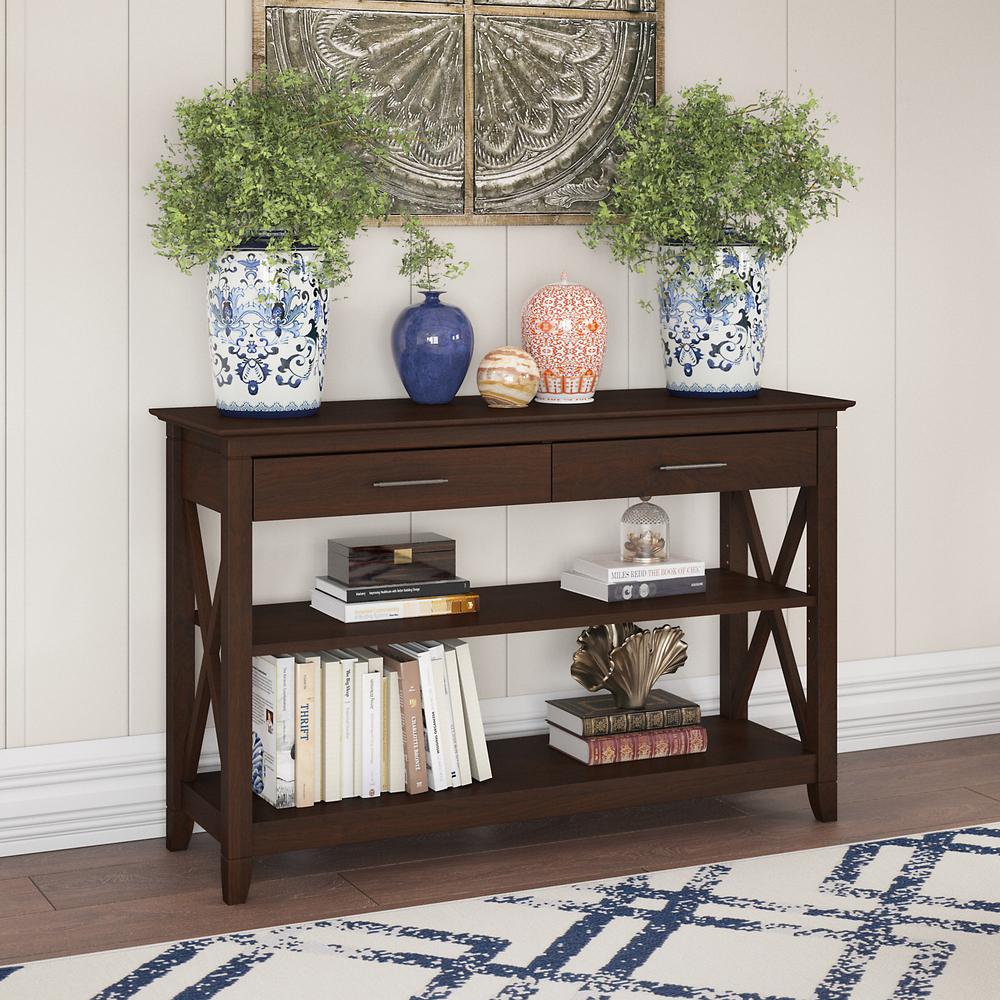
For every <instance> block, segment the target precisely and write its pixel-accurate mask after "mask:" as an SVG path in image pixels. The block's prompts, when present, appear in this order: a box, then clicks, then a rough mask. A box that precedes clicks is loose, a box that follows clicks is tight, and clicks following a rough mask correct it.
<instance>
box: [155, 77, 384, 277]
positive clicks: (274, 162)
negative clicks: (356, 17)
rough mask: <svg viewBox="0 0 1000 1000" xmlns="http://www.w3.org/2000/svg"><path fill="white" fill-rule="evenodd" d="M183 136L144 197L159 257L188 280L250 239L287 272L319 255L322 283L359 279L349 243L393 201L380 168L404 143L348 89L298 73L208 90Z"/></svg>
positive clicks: (189, 105)
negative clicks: (307, 255)
mask: <svg viewBox="0 0 1000 1000" xmlns="http://www.w3.org/2000/svg"><path fill="white" fill-rule="evenodd" d="M176 117H177V125H178V136H177V139H176V141H175V142H172V143H171V142H169V141H168V140H166V139H165V140H164V142H166V144H167V155H166V156H165V157H164V158H163V159H161V160H160V161H159V162H158V163H157V164H156V176H155V179H154V180H153V182H152V183H151V184H149V185H148V186H147V187H146V188H145V190H146V191H147V192H148V193H150V194H152V195H153V196H154V197H155V198H156V200H157V202H158V204H159V210H160V212H159V218H158V220H157V221H156V223H155V224H154V225H153V227H152V229H153V246H154V247H155V248H156V250H157V251H158V252H159V253H160V254H161V255H162V256H164V257H168V258H169V259H171V260H173V261H174V262H175V263H176V264H177V265H178V266H179V267H180V269H181V270H182V271H184V272H185V273H189V272H190V271H191V269H192V268H193V267H196V266H198V265H202V264H207V263H209V262H211V261H213V260H214V259H216V258H217V257H218V256H219V255H220V254H222V253H224V252H225V251H227V250H230V249H232V248H234V247H236V246H239V245H240V244H241V243H244V242H246V241H248V240H252V239H263V240H264V241H265V242H266V247H267V255H268V258H269V260H271V261H272V262H275V263H278V264H280V263H281V262H282V261H283V260H287V259H288V254H289V253H290V252H291V251H292V249H293V248H295V247H314V248H315V249H316V250H317V259H316V270H317V272H318V276H319V278H320V280H321V281H322V282H323V283H324V284H326V285H328V286H334V285H339V284H341V283H342V282H343V281H345V280H346V279H347V278H348V277H349V276H350V273H351V259H350V253H349V247H348V244H349V242H350V241H351V240H352V239H353V238H354V237H355V236H356V235H357V233H358V232H359V230H362V229H364V227H365V222H366V220H374V219H382V218H384V217H385V216H386V214H387V212H388V208H389V200H388V197H387V196H386V194H385V193H384V191H383V190H382V187H381V185H380V183H379V181H378V178H377V176H376V175H377V172H378V169H377V168H378V166H379V164H380V163H381V162H382V161H383V159H384V156H385V154H386V152H387V151H388V149H389V148H390V146H391V144H392V143H393V142H394V141H397V137H396V136H394V135H393V133H392V130H391V129H390V127H389V126H388V125H387V124H386V123H385V122H383V121H381V120H380V119H378V118H377V117H375V116H374V115H373V114H371V112H370V111H369V110H368V100H367V97H366V96H365V95H364V94H363V93H361V92H360V91H357V90H354V89H351V88H338V87H327V86H321V85H320V84H318V83H317V82H315V81H313V80H312V79H311V78H309V77H308V76H306V75H305V74H302V73H298V72H294V71H290V72H283V73H280V74H273V75H264V74H261V75H258V76H256V77H254V76H251V77H248V78H246V79H244V80H236V81H234V82H233V84H232V86H230V87H222V86H214V87H209V88H208V89H207V90H206V91H205V92H204V93H203V94H202V96H201V97H199V98H191V99H188V98H185V99H183V100H181V101H179V102H178V103H177V107H176Z"/></svg>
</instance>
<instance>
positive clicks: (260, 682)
mask: <svg viewBox="0 0 1000 1000" xmlns="http://www.w3.org/2000/svg"><path fill="white" fill-rule="evenodd" d="M251 670H252V674H251V677H252V692H251V698H252V739H253V750H252V782H253V790H254V791H255V792H256V793H257V794H258V795H259V796H260V797H261V798H262V799H264V800H265V801H266V802H268V803H269V804H270V805H272V806H274V807H275V808H276V809H287V808H289V807H290V806H294V805H295V758H294V756H293V754H292V748H293V747H294V746H295V704H294V703H295V659H294V657H291V656H255V657H254V658H253V662H252V665H251Z"/></svg>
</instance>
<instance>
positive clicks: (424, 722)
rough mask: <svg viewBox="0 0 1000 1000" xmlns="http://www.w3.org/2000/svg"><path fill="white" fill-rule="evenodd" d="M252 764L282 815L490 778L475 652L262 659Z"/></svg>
mask: <svg viewBox="0 0 1000 1000" xmlns="http://www.w3.org/2000/svg"><path fill="white" fill-rule="evenodd" d="M252 759H253V767H252V785H253V790H254V791H255V792H256V793H257V794H258V795H260V796H261V798H263V799H264V800H265V801H267V802H269V803H270V804H271V805H272V806H274V807H275V808H277V809H284V808H287V807H289V806H312V805H315V804H316V803H317V802H339V801H340V800H341V799H348V798H352V797H355V796H360V797H361V798H368V799H370V798H376V797H377V796H379V795H381V794H382V793H383V792H404V791H405V792H408V793H409V794H410V795H417V794H419V793H421V792H426V791H427V790H428V789H432V790H434V791H441V790H443V789H446V788H456V787H458V786H459V785H468V784H470V783H471V782H472V781H473V780H476V781H486V780H488V779H489V778H491V777H492V772H491V770H490V759H489V753H488V752H487V748H486V734H485V731H484V729H483V719H482V715H481V713H480V708H479V698H478V695H477V693H476V679H475V675H474V674H473V670H472V656H471V654H470V651H469V646H468V644H467V643H466V642H464V641H463V640H461V639H456V640H454V641H449V642H405V643H397V644H393V645H388V646H385V647H377V648H376V647H371V648H367V647H366V648H357V649H332V650H327V651H324V652H322V653H296V654H295V655H285V656H255V657H254V658H253V758H252Z"/></svg>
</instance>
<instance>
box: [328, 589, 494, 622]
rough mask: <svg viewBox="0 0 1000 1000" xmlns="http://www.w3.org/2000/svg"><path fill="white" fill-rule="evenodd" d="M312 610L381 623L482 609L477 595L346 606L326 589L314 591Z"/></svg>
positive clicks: (346, 619)
mask: <svg viewBox="0 0 1000 1000" xmlns="http://www.w3.org/2000/svg"><path fill="white" fill-rule="evenodd" d="M312 607H313V608H314V609H315V610H316V611H321V612H322V613H323V614H325V615H329V616H330V617H331V618H336V619H337V621H341V622H347V623H353V622H380V621H388V620H390V619H393V618H425V617H427V616H429V615H461V614H470V613H473V612H476V611H478V610H479V595H478V594H452V595H451V596H449V597H416V598H413V599H412V600H405V601H368V602H366V603H362V604H347V603H345V602H344V601H338V600H337V599H336V598H335V597H331V596H330V595H329V594H328V593H326V592H325V591H323V590H316V589H314V590H313V595H312Z"/></svg>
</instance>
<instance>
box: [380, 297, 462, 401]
mask: <svg viewBox="0 0 1000 1000" xmlns="http://www.w3.org/2000/svg"><path fill="white" fill-rule="evenodd" d="M422 294H423V296H424V301H423V302H421V303H420V304H419V305H416V306H410V307H409V308H407V309H404V310H403V311H402V312H401V313H400V314H399V318H398V319H397V320H396V322H395V324H393V327H392V356H393V359H394V360H395V362H396V370H397V371H398V372H399V378H400V380H401V381H402V383H403V388H404V389H406V392H407V395H409V397H410V399H412V400H413V402H414V403H425V404H427V405H430V406H433V405H436V404H441V403H450V402H451V401H452V400H453V399H454V398H455V393H457V392H458V390H459V389H460V388H461V386H462V382H463V381H464V380H465V374H466V372H467V371H468V370H469V362H470V361H471V360H472V348H473V345H474V343H475V337H474V335H473V332H472V324H471V323H470V322H469V318H468V316H466V315H465V313H464V312H462V310H461V309H459V308H458V307H457V306H449V305H446V304H445V303H444V302H442V301H441V295H442V294H443V293H442V292H430V291H422Z"/></svg>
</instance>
